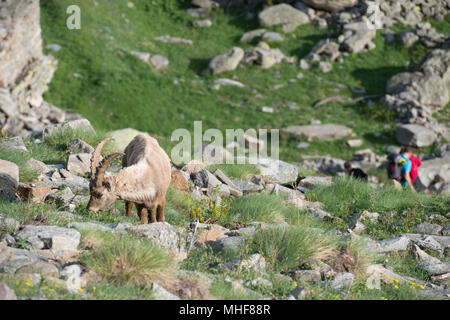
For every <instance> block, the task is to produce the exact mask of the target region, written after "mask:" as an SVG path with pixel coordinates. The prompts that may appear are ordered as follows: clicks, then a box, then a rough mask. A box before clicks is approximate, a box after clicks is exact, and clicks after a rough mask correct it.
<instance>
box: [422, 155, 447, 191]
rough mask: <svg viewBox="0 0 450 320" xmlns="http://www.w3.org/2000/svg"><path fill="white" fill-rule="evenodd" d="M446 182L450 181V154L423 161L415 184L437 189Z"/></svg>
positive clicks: (423, 188) (424, 187) (423, 187)
mask: <svg viewBox="0 0 450 320" xmlns="http://www.w3.org/2000/svg"><path fill="white" fill-rule="evenodd" d="M446 182H450V155H447V156H445V157H439V158H434V159H430V160H425V161H423V162H422V165H421V166H420V167H419V176H418V177H417V179H416V181H414V186H415V187H416V188H417V189H418V190H421V191H422V190H426V189H429V190H434V191H437V190H438V189H439V188H441V185H443V184H444V183H446Z"/></svg>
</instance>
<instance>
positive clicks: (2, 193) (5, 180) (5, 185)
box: [0, 159, 19, 199]
mask: <svg viewBox="0 0 450 320" xmlns="http://www.w3.org/2000/svg"><path fill="white" fill-rule="evenodd" d="M18 187H19V167H18V166H17V165H16V164H15V163H13V162H10V161H6V160H1V159H0V198H3V199H15V198H16V196H15V195H16V192H17V188H18Z"/></svg>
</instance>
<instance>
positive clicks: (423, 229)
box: [416, 222, 442, 236]
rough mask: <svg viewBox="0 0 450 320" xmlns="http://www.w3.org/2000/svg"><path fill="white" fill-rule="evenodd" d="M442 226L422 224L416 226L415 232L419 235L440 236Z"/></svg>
mask: <svg viewBox="0 0 450 320" xmlns="http://www.w3.org/2000/svg"><path fill="white" fill-rule="evenodd" d="M441 230H442V226H440V225H438V224H431V223H428V222H422V223H420V224H418V225H417V226H416V231H417V232H418V233H421V234H433V235H437V236H438V235H440V234H441Z"/></svg>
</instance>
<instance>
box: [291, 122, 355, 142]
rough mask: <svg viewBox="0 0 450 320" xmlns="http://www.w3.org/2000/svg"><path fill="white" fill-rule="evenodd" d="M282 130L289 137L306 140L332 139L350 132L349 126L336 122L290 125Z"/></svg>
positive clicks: (347, 134) (343, 136) (339, 137)
mask: <svg viewBox="0 0 450 320" xmlns="http://www.w3.org/2000/svg"><path fill="white" fill-rule="evenodd" d="M282 131H283V132H286V133H288V134H289V135H290V137H291V138H294V139H302V140H307V141H332V140H336V139H342V138H345V137H347V136H349V135H351V134H352V130H351V129H350V128H347V127H346V126H343V125H337V124H321V125H307V126H290V127H287V128H284V129H282Z"/></svg>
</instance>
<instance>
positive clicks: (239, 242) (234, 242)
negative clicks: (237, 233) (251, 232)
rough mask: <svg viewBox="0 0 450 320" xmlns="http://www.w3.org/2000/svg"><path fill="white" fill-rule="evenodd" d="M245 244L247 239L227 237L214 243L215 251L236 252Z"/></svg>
mask: <svg viewBox="0 0 450 320" xmlns="http://www.w3.org/2000/svg"><path fill="white" fill-rule="evenodd" d="M244 243H245V237H227V238H222V239H219V240H217V241H214V242H213V243H212V249H213V250H214V251H216V252H217V251H235V250H239V249H240V248H241V247H242V246H243V245H244Z"/></svg>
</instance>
